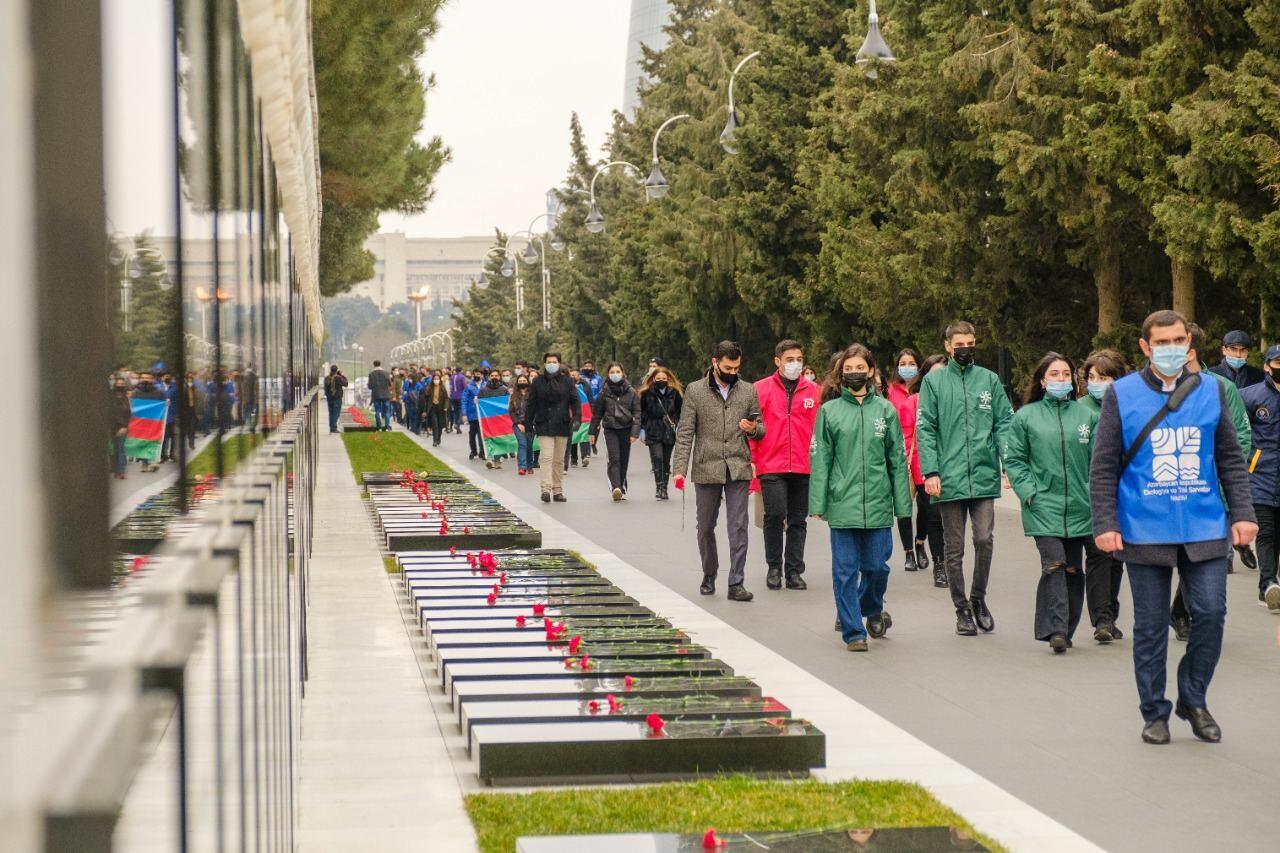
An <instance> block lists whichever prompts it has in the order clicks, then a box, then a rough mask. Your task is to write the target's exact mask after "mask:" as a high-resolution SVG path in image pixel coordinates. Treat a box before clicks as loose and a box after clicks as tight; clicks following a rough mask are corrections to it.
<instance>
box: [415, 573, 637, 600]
mask: <svg viewBox="0 0 1280 853" xmlns="http://www.w3.org/2000/svg"><path fill="white" fill-rule="evenodd" d="M494 584H498V585H499V586H500V587H501V588H502V590H503V594H504V595H508V594H515V593H520V594H523V593H525V592H526V591H532V592H531V594H532V593H537V592H539V591H547V590H558V589H577V588H580V587H608V588H609V589H617V587H616V586H614V585H613V584H612V583H610V582H609V580H608V578H603V577H601V576H600V575H597V574H582V575H571V576H567V577H565V576H561V577H535V578H530V577H521V576H519V575H515V576H512V575H507V576H506V578H505V580H504V579H503V578H502V577H501V576H500V575H463V576H461V577H433V578H415V579H414V580H412V581H410V582H409V584H408V586H409V589H411V590H415V591H417V590H423V591H426V590H441V589H483V590H484V591H485V594H488V592H489V591H490V590H492V589H493V585H494Z"/></svg>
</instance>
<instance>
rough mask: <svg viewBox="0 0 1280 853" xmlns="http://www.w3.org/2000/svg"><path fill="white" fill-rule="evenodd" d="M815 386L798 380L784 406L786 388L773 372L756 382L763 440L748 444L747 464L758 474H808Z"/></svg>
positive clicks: (816, 400) (815, 416) (816, 398)
mask: <svg viewBox="0 0 1280 853" xmlns="http://www.w3.org/2000/svg"><path fill="white" fill-rule="evenodd" d="M820 394H821V390H820V389H819V388H818V385H817V383H815V382H812V381H810V380H808V379H805V378H804V377H803V376H801V377H800V379H799V381H798V382H797V383H796V390H795V392H794V393H792V395H791V406H790V408H788V407H787V389H786V388H785V387H783V385H782V377H780V376H779V375H778V372H777V371H776V370H775V371H774V372H773V373H772V374H770V375H769V376H766V377H765V378H764V379H761V380H760V381H759V382H757V383H756V395H757V396H758V397H759V398H760V414H761V416H762V417H763V418H764V438H762V439H760V440H759V441H754V440H753V441H751V461H752V463H754V464H755V466H756V475H757V476H759V475H760V474H808V473H809V443H810V442H811V441H813V425H814V422H815V421H816V420H817V419H818V406H819V396H820Z"/></svg>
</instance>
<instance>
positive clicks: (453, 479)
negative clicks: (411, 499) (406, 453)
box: [360, 471, 469, 491]
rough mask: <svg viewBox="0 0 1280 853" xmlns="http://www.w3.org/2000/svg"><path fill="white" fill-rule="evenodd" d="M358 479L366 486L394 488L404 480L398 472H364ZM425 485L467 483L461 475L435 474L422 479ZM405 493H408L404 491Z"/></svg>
mask: <svg viewBox="0 0 1280 853" xmlns="http://www.w3.org/2000/svg"><path fill="white" fill-rule="evenodd" d="M360 479H361V480H362V481H363V482H364V484H365V485H366V486H396V487H399V485H400V481H401V480H403V479H404V474H402V473H401V472H399V471H365V472H364V473H363V474H361V475H360ZM424 479H425V480H426V481H427V484H428V485H429V486H431V487H432V488H435V487H436V486H439V485H443V484H445V483H467V484H469V481H468V480H467V479H466V478H465V477H463V476H462V475H461V474H449V473H435V472H432V473H430V474H427V475H426V477H425V478H424ZM406 491H408V490H407V489H406Z"/></svg>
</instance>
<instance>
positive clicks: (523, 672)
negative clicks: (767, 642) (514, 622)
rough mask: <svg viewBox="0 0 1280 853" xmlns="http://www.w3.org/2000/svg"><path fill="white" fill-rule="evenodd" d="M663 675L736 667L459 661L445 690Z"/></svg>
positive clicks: (683, 661)
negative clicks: (457, 686) (481, 684)
mask: <svg viewBox="0 0 1280 853" xmlns="http://www.w3.org/2000/svg"><path fill="white" fill-rule="evenodd" d="M566 675H573V676H576V677H577V678H582V679H588V678H597V679H603V678H623V677H625V676H628V675H630V676H632V677H633V678H661V677H663V676H669V677H673V678H676V677H679V678H690V677H696V676H707V675H733V668H732V667H730V666H729V665H728V664H727V663H725V662H724V661H720V660H716V659H715V658H694V657H682V658H654V659H649V660H635V659H632V658H606V659H604V660H598V661H592V662H591V667H590V669H588V670H587V671H586V672H583V671H582V670H581V669H567V668H566V667H565V665H564V662H563V661H557V660H528V661H496V662H491V663H456V664H454V665H452V666H446V667H445V668H444V689H445V692H446V693H448V694H449V698H450V701H452V700H453V686H454V685H455V684H459V683H461V682H463V681H501V680H523V679H534V678H564V677H565V676H566Z"/></svg>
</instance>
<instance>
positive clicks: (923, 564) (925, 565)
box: [916, 545, 929, 572]
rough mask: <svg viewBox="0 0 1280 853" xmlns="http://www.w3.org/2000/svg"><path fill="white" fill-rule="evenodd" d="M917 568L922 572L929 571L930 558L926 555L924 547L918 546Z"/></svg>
mask: <svg viewBox="0 0 1280 853" xmlns="http://www.w3.org/2000/svg"><path fill="white" fill-rule="evenodd" d="M916 568H917V569H919V570H920V571H922V572H927V571H929V558H928V557H926V556H925V555H924V546H923V545H917V546H916Z"/></svg>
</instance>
